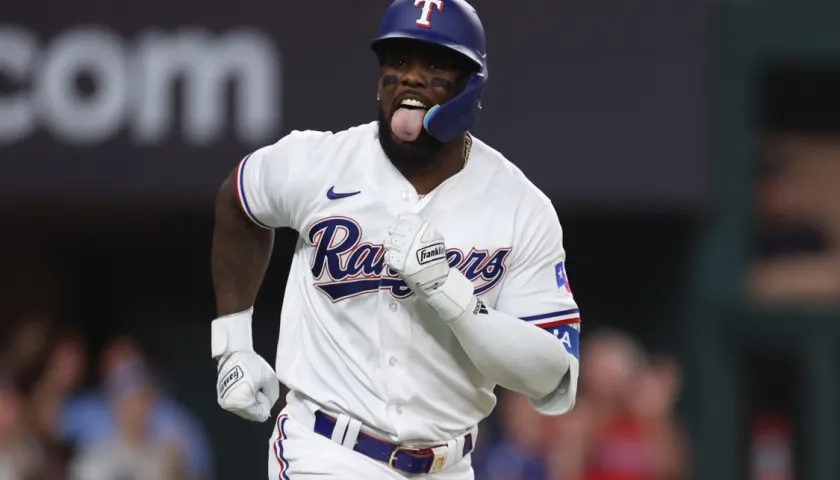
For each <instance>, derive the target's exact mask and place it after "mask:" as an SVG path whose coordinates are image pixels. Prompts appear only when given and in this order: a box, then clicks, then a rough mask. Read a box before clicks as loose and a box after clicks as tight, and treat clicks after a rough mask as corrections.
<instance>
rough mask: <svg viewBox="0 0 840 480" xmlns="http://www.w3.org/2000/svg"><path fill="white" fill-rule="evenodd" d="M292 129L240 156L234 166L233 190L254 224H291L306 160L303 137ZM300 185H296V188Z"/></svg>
mask: <svg viewBox="0 0 840 480" xmlns="http://www.w3.org/2000/svg"><path fill="white" fill-rule="evenodd" d="M302 137H303V136H302V135H300V132H292V133H290V134H289V135H287V136H285V137H283V138H282V139H281V140H280V141H278V142H277V143H275V144H273V145H268V146H266V147H263V148H260V149H259V150H257V151H255V152H252V153H250V154H249V155H247V156H246V157H245V158H243V159H242V160H241V161H240V162H239V165H238V167H237V169H236V192H237V196H238V197H239V203H240V205H241V206H242V210H243V211H244V212H245V214H246V215H247V216H248V218H250V219H251V221H253V222H254V223H256V224H257V225H259V226H261V227H263V228H267V229H272V228H283V227H294V225H295V215H296V213H297V212H296V205H297V204H298V203H300V202H299V199H297V198H295V196H296V187H299V186H300V184H301V183H302V182H303V180H304V179H303V178H301V175H302V169H301V168H300V166H301V165H304V164H305V162H306V161H307V159H306V155H307V147H306V143H305V138H302ZM298 189H299V188H298Z"/></svg>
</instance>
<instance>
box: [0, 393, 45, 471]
mask: <svg viewBox="0 0 840 480" xmlns="http://www.w3.org/2000/svg"><path fill="white" fill-rule="evenodd" d="M42 455H43V452H42V451H41V449H40V448H39V447H38V442H37V441H36V440H35V439H34V437H33V436H32V434H31V433H30V432H29V429H28V426H27V424H26V416H25V414H24V408H23V398H22V396H21V395H20V392H18V391H17V389H16V388H15V387H14V385H12V383H11V382H10V381H9V380H8V379H6V378H2V379H0V479H2V480H36V479H41V478H42V477H41V475H42V474H43V473H44V472H43V471H42V470H41V468H40V467H41V460H42Z"/></svg>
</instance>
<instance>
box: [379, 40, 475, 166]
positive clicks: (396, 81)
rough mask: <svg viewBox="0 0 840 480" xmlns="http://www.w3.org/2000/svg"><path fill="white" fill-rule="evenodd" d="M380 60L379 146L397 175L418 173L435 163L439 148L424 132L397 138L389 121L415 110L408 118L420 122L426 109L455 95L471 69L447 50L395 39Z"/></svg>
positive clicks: (439, 145) (439, 144)
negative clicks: (414, 171) (412, 171)
mask: <svg viewBox="0 0 840 480" xmlns="http://www.w3.org/2000/svg"><path fill="white" fill-rule="evenodd" d="M380 60H381V68H380V74H379V91H378V93H379V137H380V143H381V144H382V147H383V149H384V150H385V153H387V154H388V157H389V158H390V159H391V161H392V162H394V164H395V165H396V166H397V167H398V168H400V170H403V171H405V170H407V169H408V170H416V169H422V168H424V167H426V166H428V165H429V164H430V163H431V162H432V161H433V160H434V158H435V155H436V154H437V153H438V152H439V151H440V150H441V148H443V144H442V143H441V142H439V141H438V140H436V139H435V138H434V137H432V136H431V135H429V133H428V132H426V131H425V129H420V133H419V135H418V136H417V137H416V138H415V139H414V140H410V141H407V140H403V139H400V138H399V137H398V136H397V135H395V134H394V132H393V130H392V128H391V121H392V120H393V119H394V115H395V113H397V111H398V110H401V109H403V110H414V111H415V112H412V113H413V114H414V115H415V116H417V117H419V118H422V116H423V115H424V113H425V112H426V111H428V109H429V108H431V107H433V106H434V105H437V104H441V103H444V102H446V101H448V100H449V99H451V98H452V97H454V96H455V95H457V93H458V92H459V91H460V90H461V89H462V88H463V83H464V80H466V78H467V76H468V74H469V72H470V69H471V66H470V64H469V62H468V61H466V60H464V59H462V58H461V57H460V56H459V55H458V54H456V53H454V52H451V51H449V50H448V49H445V48H443V47H439V46H436V45H431V44H426V43H423V42H416V41H411V40H406V41H402V40H393V41H392V42H390V43H389V45H388V49H387V51H384V52H382V53H381V57H380ZM406 101H409V102H408V103H406ZM401 113H402V114H405V113H406V112H401Z"/></svg>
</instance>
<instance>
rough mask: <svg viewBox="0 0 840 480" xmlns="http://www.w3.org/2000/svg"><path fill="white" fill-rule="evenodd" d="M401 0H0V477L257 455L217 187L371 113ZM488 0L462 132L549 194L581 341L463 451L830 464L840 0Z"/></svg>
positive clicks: (614, 478) (198, 471)
mask: <svg viewBox="0 0 840 480" xmlns="http://www.w3.org/2000/svg"><path fill="white" fill-rule="evenodd" d="M386 3H387V2H386V0H376V1H373V0H369V1H365V2H339V1H335V0H334V1H330V2H314V1H310V2H284V1H276V2H262V1H256V0H240V1H238V2H236V3H234V4H231V3H229V2H199V1H197V0H181V1H179V2H171V1H163V0H147V1H144V2H134V3H126V2H105V1H99V0H74V1H71V2H67V1H61V2H59V1H56V0H30V1H28V2H13V1H6V2H3V3H2V5H0V232H2V235H0V244H2V246H3V248H2V249H0V272H2V275H0V282H1V283H0V480H54V479H68V480H134V479H148V480H186V479H189V480H210V479H220V480H229V479H246V478H264V475H265V473H264V472H265V465H266V461H267V460H266V454H267V441H268V437H269V435H270V430H271V426H270V425H259V424H252V423H249V422H245V421H243V420H240V419H238V418H236V417H234V416H233V415H231V414H228V413H226V412H223V411H222V410H220V409H219V408H218V407H217V405H216V403H215V402H216V401H215V395H214V383H215V366H214V364H213V362H212V360H211V359H210V358H209V333H210V329H209V322H210V321H211V320H212V318H213V317H214V311H213V297H212V290H211V284H210V277H209V247H210V235H211V230H212V204H213V197H214V193H215V190H216V188H217V186H218V185H219V184H220V182H221V181H222V179H223V178H224V177H225V175H226V174H227V173H228V172H229V171H230V169H231V168H232V167H233V165H234V164H235V163H236V162H237V161H238V160H239V159H240V158H241V157H242V156H244V155H245V154H247V153H248V152H250V151H252V150H254V149H256V148H257V147H259V146H262V145H265V144H268V143H273V142H274V141H275V140H276V139H278V138H279V137H280V136H282V135H283V134H285V133H287V132H288V131H290V130H291V129H310V128H311V129H329V130H340V129H344V128H346V127H349V126H351V125H355V124H359V123H364V122H368V121H370V120H371V119H373V118H374V115H375V112H376V104H375V100H374V98H375V93H374V91H375V81H376V75H377V69H376V61H375V58H374V56H373V55H372V54H371V53H370V51H369V50H368V49H367V42H368V40H369V39H370V38H371V37H372V36H373V34H374V32H375V30H376V25H377V22H378V20H379V16H380V14H381V12H382V11H383V10H384V8H385V6H386ZM475 4H476V7H477V8H478V9H479V12H480V14H481V15H482V17H483V19H484V23H485V27H486V29H487V31H488V41H489V52H490V56H489V60H490V83H489V86H488V89H487V91H486V98H485V102H484V106H485V110H484V112H483V115H482V118H481V119H480V122H479V126H478V128H477V130H476V131H475V133H476V135H477V136H479V137H480V138H482V139H484V140H486V141H488V142H489V143H490V144H491V145H493V146H495V147H496V148H498V149H500V150H501V151H502V152H503V153H505V154H506V155H507V156H508V157H509V158H510V159H511V160H513V161H514V162H515V163H517V164H518V165H519V166H520V167H521V168H522V169H523V170H524V171H525V172H526V173H527V174H528V175H529V176H530V177H531V178H532V179H534V180H535V182H536V183H537V184H538V186H540V187H541V188H542V189H543V190H544V191H546V193H548V194H549V196H551V198H552V199H553V200H554V202H555V205H556V207H557V210H558V212H559V214H560V217H561V221H562V223H563V225H564V228H565V232H566V247H567V250H568V252H569V255H570V256H569V261H568V271H569V275H570V277H571V280H572V284H573V288H574V291H575V294H576V296H577V299H578V302H579V304H580V305H581V309H582V310H583V315H584V317H583V318H584V327H583V341H584V342H585V343H584V347H583V356H584V358H583V366H584V371H583V374H582V378H581V384H582V390H581V395H580V399H579V402H578V406H577V407H576V409H575V411H574V412H573V413H571V414H569V415H566V416H563V417H558V418H540V417H538V416H536V414H534V413H533V412H532V411H530V409H529V408H528V407H527V406H526V405H525V404H524V403H523V402H522V399H521V398H520V397H517V396H515V395H509V394H507V393H506V392H500V393H501V396H500V404H499V408H498V409H497V412H496V413H495V414H494V416H493V417H492V418H491V419H490V420H489V421H487V422H486V425H484V426H483V429H482V434H481V438H480V440H479V442H478V451H477V452H476V454H475V465H476V470H477V475H478V476H477V478H478V479H480V480H485V479H487V480H681V479H689V478H696V479H703V480H705V479H709V480H712V479H714V480H730V479H731V480H742V479H744V480H793V479H802V480H812V479H813V480H837V479H840V462H838V457H840V455H838V452H840V441H839V440H838V435H840V434H839V433H838V432H840V415H838V407H840V402H839V401H838V400H839V399H838V372H840V358H838V354H837V353H836V350H837V349H836V346H837V345H838V330H840V329H839V328H838V326H840V315H839V314H838V310H837V307H838V301H840V191H838V186H840V136H838V133H840V28H838V26H837V25H838V23H837V19H838V18H840V2H837V1H836V0H822V1H818V0H787V1H781V0H779V1H772V2H771V1H759V0H729V1H713V0H684V1H681V2H669V1H664V0H641V1H638V2H606V1H598V0H595V1H587V2H548V1H544V0H543V1H540V0H518V1H517V2H515V5H514V4H512V3H511V2H502V1H488V0H476V2H475ZM325 5H328V7H327V6H325ZM500 193H503V192H500ZM512 201H515V200H514V199H512ZM487 221H488V222H492V221H493V219H492V218H488V219H487ZM294 241H295V233H294V232H284V233H283V234H281V235H279V236H278V240H277V243H278V245H277V246H276V248H275V256H274V259H273V264H272V267H271V269H270V272H269V276H268V278H267V280H266V282H265V284H264V286H263V289H262V293H261V295H260V298H259V301H258V304H257V309H256V312H257V313H256V319H255V336H256V347H257V349H258V351H259V352H260V353H262V354H263V355H265V356H266V357H267V358H269V359H272V358H274V354H275V342H276V335H277V330H278V325H277V320H276V319H277V317H278V312H279V310H280V308H281V301H282V295H283V288H284V285H285V281H286V278H285V277H286V273H287V268H288V265H289V262H290V260H291V247H292V246H293V245H294ZM281 354H282V352H281Z"/></svg>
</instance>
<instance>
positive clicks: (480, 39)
mask: <svg viewBox="0 0 840 480" xmlns="http://www.w3.org/2000/svg"><path fill="white" fill-rule="evenodd" d="M398 38H399V39H409V40H418V41H421V42H427V43H432V44H435V45H440V46H443V47H446V48H449V49H451V50H453V51H455V52H457V53H459V54H461V55H463V56H464V57H466V58H468V59H469V60H471V61H472V63H474V64H475V65H476V67H477V73H475V74H473V75H472V76H471V77H470V78H469V79H468V80H467V83H466V86H465V87H464V89H463V90H462V91H461V92H460V93H458V95H456V96H455V97H454V98H452V99H451V100H449V101H448V102H445V103H444V104H442V105H435V106H434V107H432V108H431V109H429V111H428V112H427V113H426V117H425V119H424V120H423V126H424V127H425V128H426V131H428V132H429V134H430V135H432V136H433V137H435V138H436V139H438V140H440V141H441V142H448V141H449V140H452V139H454V138H456V137H458V136H459V135H463V134H464V133H465V132H467V131H468V130H469V129H471V128H473V126H474V125H475V122H476V119H477V117H478V111H479V110H480V109H481V93H482V91H483V90H484V84H485V83H486V82H487V49H486V45H485V40H484V27H483V26H482V25H481V20H479V18H478V14H477V13H476V11H475V8H473V7H472V5H470V4H469V3H467V2H466V1H464V0H394V2H393V3H391V6H390V7H388V10H387V11H386V12H385V16H384V17H383V18H382V23H381V24H380V26H379V34H378V35H377V37H376V38H375V39H374V40H373V42H372V43H371V47H372V48H373V49H374V50H375V51H378V50H379V48H380V47H381V46H382V44H383V42H387V41H388V40H390V39H398Z"/></svg>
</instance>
